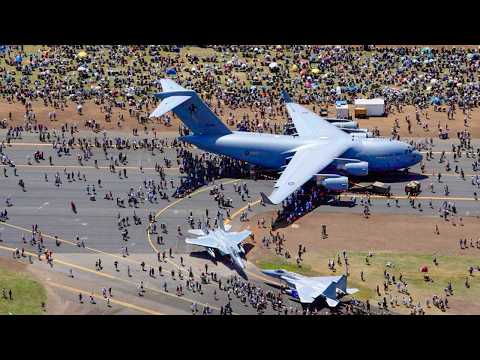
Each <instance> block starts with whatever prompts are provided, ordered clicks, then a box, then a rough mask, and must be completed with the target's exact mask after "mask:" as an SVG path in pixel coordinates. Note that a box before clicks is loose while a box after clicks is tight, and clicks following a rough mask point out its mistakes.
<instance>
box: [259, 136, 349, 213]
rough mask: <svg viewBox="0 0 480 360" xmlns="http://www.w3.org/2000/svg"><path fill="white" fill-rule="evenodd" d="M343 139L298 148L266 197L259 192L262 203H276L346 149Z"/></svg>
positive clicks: (345, 142) (346, 145)
mask: <svg viewBox="0 0 480 360" xmlns="http://www.w3.org/2000/svg"><path fill="white" fill-rule="evenodd" d="M348 146H349V145H348V142H347V141H343V140H338V141H327V142H324V143H318V144H313V145H306V146H302V147H300V148H298V150H297V151H296V152H295V155H294V156H293V158H292V160H291V161H290V162H289V164H288V165H287V167H286V168H285V170H284V171H283V173H282V175H281V176H280V178H279V179H278V181H277V182H276V184H275V186H274V190H273V192H272V194H271V195H270V196H269V197H268V196H267V195H265V194H264V193H260V194H261V196H262V199H263V202H264V203H267V204H272V205H276V204H279V203H281V202H282V201H283V200H285V199H286V198H287V197H288V196H289V195H290V194H292V193H293V192H294V191H295V190H297V189H298V188H299V187H301V186H302V185H303V184H305V183H306V182H307V181H308V180H310V179H311V178H312V176H313V175H315V174H318V173H319V172H320V171H322V170H323V169H324V168H325V167H327V166H328V165H329V164H330V163H331V162H332V161H333V159H335V158H336V157H338V156H340V155H341V154H343V153H344V152H345V151H346V150H347V149H348Z"/></svg>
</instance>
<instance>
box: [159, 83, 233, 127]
mask: <svg viewBox="0 0 480 360" xmlns="http://www.w3.org/2000/svg"><path fill="white" fill-rule="evenodd" d="M160 84H161V85H162V89H163V92H161V93H158V94H156V97H157V98H159V99H161V100H162V102H161V103H160V105H159V106H158V107H157V108H156V109H155V110H154V111H153V112H152V113H151V114H150V117H160V116H162V115H165V114H166V113H167V112H169V111H173V113H174V114H175V115H176V116H178V117H179V118H180V120H181V121H182V122H183V123H184V124H185V126H186V127H188V128H189V129H190V130H192V132H193V133H194V134H195V135H227V134H231V133H232V132H231V131H230V129H229V128H228V127H227V126H226V125H225V124H224V123H223V122H222V121H221V120H220V119H219V118H218V116H217V115H215V113H214V112H213V111H212V110H210V108H209V107H208V106H207V105H206V104H205V103H204V102H203V101H202V99H200V97H199V96H198V94H197V93H196V92H195V91H193V90H187V89H185V88H183V87H182V86H180V85H178V84H176V83H175V82H174V81H172V80H170V79H162V80H160Z"/></svg>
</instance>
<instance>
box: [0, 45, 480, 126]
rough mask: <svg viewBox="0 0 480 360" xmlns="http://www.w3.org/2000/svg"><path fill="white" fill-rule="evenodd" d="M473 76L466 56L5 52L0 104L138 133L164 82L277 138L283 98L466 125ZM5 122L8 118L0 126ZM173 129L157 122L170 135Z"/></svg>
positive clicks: (231, 49) (271, 49) (476, 62)
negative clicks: (89, 111) (92, 111)
mask: <svg viewBox="0 0 480 360" xmlns="http://www.w3.org/2000/svg"><path fill="white" fill-rule="evenodd" d="M479 67H480V55H479V52H478V49H474V48H472V47H459V48H451V47H448V48H447V47H445V48H440V47H434V48H429V47H423V48H422V47H395V48H393V47H391V48H389V47H371V46H370V47H362V46H318V45H317V46H313V45H294V46H248V45H232V46H229V45H221V46H218V45H214V46H205V48H204V49H200V51H198V50H192V48H188V47H187V48H185V49H182V48H181V47H178V46H122V45H113V46H102V45H91V46H83V47H81V46H71V45H68V46H43V47H42V46H37V47H25V46H13V45H12V46H8V47H7V48H6V51H4V52H3V53H2V54H0V97H1V98H2V99H3V100H4V101H5V102H7V103H9V104H11V103H14V102H20V103H22V104H23V105H24V106H25V116H24V118H25V120H27V121H30V122H35V121H37V119H36V114H35V111H34V110H33V107H32V103H33V102H40V103H42V104H43V105H45V106H48V107H49V109H50V111H49V121H50V122H55V120H56V118H57V113H60V112H62V111H63V110H64V109H65V108H66V107H67V106H70V105H71V106H73V107H75V108H76V111H77V112H78V113H82V109H83V105H84V104H85V102H87V101H89V102H92V103H94V104H95V105H96V106H98V107H99V108H100V109H101V114H102V115H101V116H103V117H104V119H86V120H85V126H87V127H89V128H91V129H93V130H96V131H99V130H100V127H101V123H100V121H102V120H104V121H106V122H111V121H112V116H113V109H120V110H125V111H126V113H125V115H124V113H123V112H120V113H119V114H118V119H116V120H117V125H118V127H119V128H121V127H122V126H123V125H122V124H123V123H124V121H125V117H126V116H127V113H128V116H130V117H133V118H135V119H136V120H137V121H138V124H139V125H140V126H143V127H144V128H145V129H146V128H147V125H148V123H149V121H150V120H149V118H148V115H149V112H150V111H151V110H153V108H154V106H155V104H156V99H155V97H154V94H155V93H156V92H158V91H159V90H161V89H160V82H159V80H160V79H161V78H164V77H166V76H170V77H172V78H174V79H175V80H176V81H177V82H179V83H180V84H181V85H182V86H184V87H187V88H192V89H194V90H196V91H197V92H198V93H199V94H201V96H202V97H203V98H204V99H205V100H206V102H207V103H208V104H209V105H210V106H211V107H212V108H213V110H214V111H215V112H216V113H217V114H219V115H222V116H224V118H226V121H227V122H228V123H229V125H231V126H235V127H237V128H238V129H239V130H255V131H260V132H271V133H280V132H283V131H285V129H284V127H283V125H284V124H281V123H280V124H279V123H278V121H277V120H285V119H286V112H285V109H284V107H283V106H282V103H281V96H280V91H281V90H284V89H286V90H288V91H289V93H290V94H291V96H292V97H293V98H295V99H296V101H298V102H300V103H302V104H312V105H313V106H314V111H315V110H319V109H320V107H322V106H324V105H325V104H334V103H335V101H337V100H346V101H347V102H349V103H352V102H353V100H354V99H355V98H359V97H365V98H374V97H382V98H384V99H385V103H386V113H387V114H388V113H389V112H393V111H397V112H402V108H404V107H405V106H407V105H414V106H415V107H416V108H417V114H418V113H419V111H420V110H423V109H426V108H427V107H428V106H430V105H431V106H433V107H434V111H435V110H436V111H440V110H439V108H440V107H441V106H445V107H447V108H448V110H446V111H447V112H448V115H449V118H450V117H451V116H453V113H454V112H455V111H456V109H457V108H459V109H462V110H463V111H464V113H465V114H466V116H467V118H468V117H469V112H470V111H471V110H472V109H474V108H476V107H477V106H478V102H479V99H480V97H479V95H480V82H479V79H478V69H479ZM315 107H316V109H315ZM426 116H427V117H428V115H426ZM11 117H12V113H11V112H8V116H6V117H5V118H4V119H2V124H3V125H2V126H8V124H9V121H10V120H11ZM171 120H172V119H171V117H170V116H164V117H162V119H160V120H159V121H160V122H161V123H162V124H163V125H165V126H171V125H172V122H171ZM419 121H420V120H419V115H417V122H419ZM407 122H410V120H408V119H407ZM408 126H409V127H410V126H411V124H410V125H408ZM424 126H425V125H424ZM427 126H428V125H427ZM442 131H443V130H442Z"/></svg>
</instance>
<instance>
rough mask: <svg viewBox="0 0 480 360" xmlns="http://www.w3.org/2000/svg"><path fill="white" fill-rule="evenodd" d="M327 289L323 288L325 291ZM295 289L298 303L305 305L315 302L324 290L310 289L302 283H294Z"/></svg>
mask: <svg viewBox="0 0 480 360" xmlns="http://www.w3.org/2000/svg"><path fill="white" fill-rule="evenodd" d="M326 288H327V287H325V289H326ZM295 289H296V290H297V294H298V298H299V299H300V302H302V303H305V304H310V303H312V302H314V301H315V299H316V298H317V297H319V296H320V295H322V294H323V291H324V290H325V289H322V288H318V287H317V288H312V287H310V286H308V285H305V284H302V283H296V284H295Z"/></svg>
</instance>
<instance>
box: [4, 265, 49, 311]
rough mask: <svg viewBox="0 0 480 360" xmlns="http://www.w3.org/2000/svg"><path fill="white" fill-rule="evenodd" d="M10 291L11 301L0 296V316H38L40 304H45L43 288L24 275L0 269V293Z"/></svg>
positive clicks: (45, 298) (45, 295)
mask: <svg viewBox="0 0 480 360" xmlns="http://www.w3.org/2000/svg"><path fill="white" fill-rule="evenodd" d="M2 288H5V289H7V296H8V289H12V295H13V300H10V299H4V298H3V296H1V294H0V315H10V314H11V315H39V314H41V313H42V308H41V303H42V302H46V300H47V294H46V291H45V289H44V287H43V286H42V285H41V284H39V283H38V282H37V281H35V280H33V279H32V278H31V277H30V276H28V275H27V274H25V273H17V272H14V271H9V270H5V269H3V268H0V291H1V289H2Z"/></svg>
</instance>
